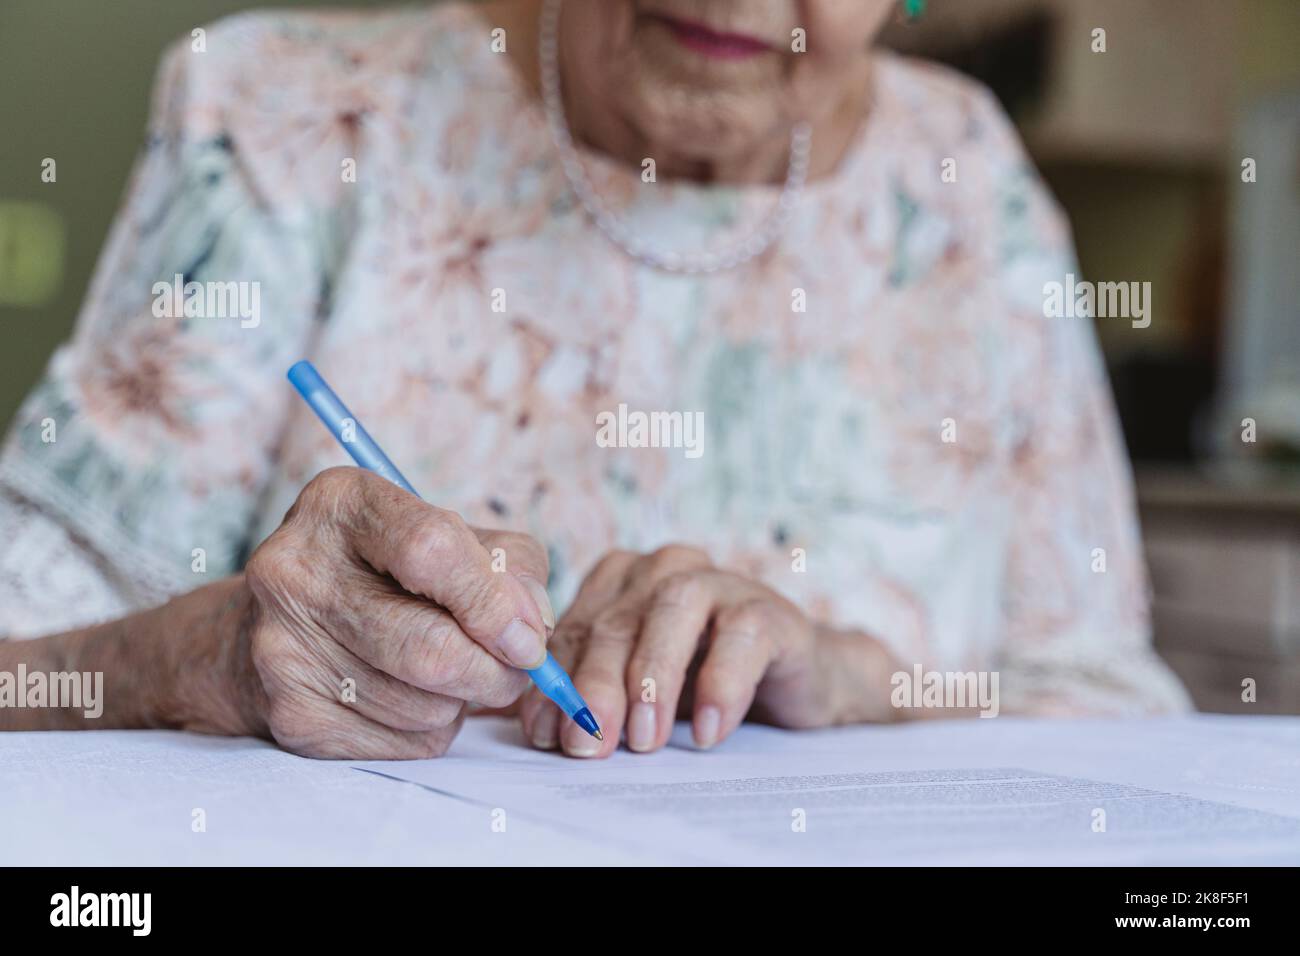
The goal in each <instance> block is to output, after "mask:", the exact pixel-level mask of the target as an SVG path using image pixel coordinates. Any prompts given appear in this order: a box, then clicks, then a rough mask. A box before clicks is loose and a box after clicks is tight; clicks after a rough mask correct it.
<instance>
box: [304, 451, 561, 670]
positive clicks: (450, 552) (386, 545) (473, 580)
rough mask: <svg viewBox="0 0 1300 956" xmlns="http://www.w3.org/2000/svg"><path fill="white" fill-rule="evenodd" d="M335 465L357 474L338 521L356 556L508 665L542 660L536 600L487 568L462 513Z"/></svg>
mask: <svg viewBox="0 0 1300 956" xmlns="http://www.w3.org/2000/svg"><path fill="white" fill-rule="evenodd" d="M332 470H337V471H351V472H355V474H354V475H353V476H349V477H350V480H351V481H352V483H353V484H352V492H353V493H352V494H348V495H345V496H344V502H345V504H344V505H343V506H342V507H341V508H340V509H339V513H338V514H337V515H336V517H337V521H336V526H337V527H338V528H340V529H341V531H342V532H343V534H344V537H345V540H346V542H347V544H348V545H349V546H350V547H351V549H352V550H353V552H354V553H355V554H356V555H357V556H358V557H360V558H361V559H362V560H364V561H365V562H366V563H367V564H368V565H370V566H371V567H372V568H374V569H375V570H376V571H378V572H379V573H380V574H388V575H391V576H392V577H393V579H394V580H396V581H397V583H398V584H399V585H401V586H402V588H403V589H404V590H406V591H409V592H410V593H411V594H416V595H419V596H421V597H425V598H428V599H429V600H431V601H434V602H436V603H437V604H439V605H441V606H442V607H443V608H445V609H446V610H447V611H448V612H449V613H450V614H451V615H452V617H454V618H455V619H456V623H457V624H458V625H459V626H460V629H461V630H462V631H463V632H464V633H465V634H466V635H468V636H469V637H470V638H471V639H472V640H473V641H475V642H476V643H478V644H480V645H481V646H482V647H483V648H484V649H486V650H487V651H489V652H490V653H492V654H494V655H495V656H497V657H498V658H500V659H501V660H503V661H504V662H506V663H508V664H510V665H511V666H513V667H522V668H525V669H531V668H534V667H538V666H539V665H540V664H541V663H542V661H543V660H545V659H546V640H545V637H544V636H543V635H544V634H545V633H546V626H545V623H544V622H543V620H542V614H541V611H540V610H539V608H538V607H537V604H536V602H535V600H534V599H533V597H532V595H531V594H529V593H528V589H527V588H526V587H525V585H524V584H523V583H522V582H520V581H519V580H517V579H516V578H515V577H514V576H513V575H509V574H498V573H496V572H494V571H493V570H492V557H491V555H490V554H489V553H488V550H487V548H485V547H484V546H483V544H482V543H481V542H480V541H479V539H478V536H477V535H475V534H474V532H473V531H472V530H471V529H470V527H469V526H468V525H467V524H466V523H465V522H464V520H463V519H462V518H461V517H460V515H458V514H456V513H455V512H454V511H447V510H445V509H443V508H437V507H434V506H433V505H431V504H428V503H427V502H424V501H421V500H420V499H419V498H417V497H416V496H414V495H412V494H410V493H409V492H407V491H403V490H402V489H401V488H398V487H397V486H396V485H394V484H392V483H390V482H389V481H388V480H387V479H385V478H382V477H380V476H379V475H375V474H372V473H370V472H367V471H362V470H360V469H332ZM327 474H329V472H325V473H322V475H327Z"/></svg>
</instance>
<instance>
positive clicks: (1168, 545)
mask: <svg viewBox="0 0 1300 956" xmlns="http://www.w3.org/2000/svg"><path fill="white" fill-rule="evenodd" d="M264 5H266V4H263V3H259V2H257V0H0V427H7V423H8V421H9V419H10V417H11V416H12V414H13V412H14V410H15V409H16V408H17V405H18V403H19V402H20V401H21V399H22V396H23V395H24V394H25V393H26V391H27V390H28V389H29V388H30V387H31V385H32V384H33V383H34V382H35V380H36V378H37V376H38V375H39V374H40V372H41V369H42V368H43V366H44V363H45V361H46V360H47V358H48V357H49V354H50V352H51V351H52V350H53V349H54V347H55V346H56V345H57V344H58V343H59V342H60V341H62V340H63V339H64V338H65V337H66V336H67V335H68V333H69V331H70V329H71V327H72V323H73V321H74V319H75V316H76V312H77V307H78V304H79V302H80V299H81V296H82V294H83V292H84V290H85V286H86V283H87V281H88V278H89V275H90V271H91V269H92V268H93V266H94V262H95V258H96V256H97V253H98V250H99V247H100V245H101V244H102V242H103V240H104V236H105V233H106V231H107V228H108V225H109V222H110V220H111V218H112V215H113V213H114V211H115V209H116V207H117V204H118V201H119V198H120V196H121V193H122V189H123V185H124V183H125V180H126V178H127V175H128V173H129V170H130V166H131V162H132V160H133V158H134V155H135V152H136V149H137V146H138V144H139V142H140V138H141V134H142V130H143V126H144V122H145V116H146V110H147V106H148V94H149V89H150V85H151V83H152V79H153V72H154V68H155V66H156V64H157V60H158V57H159V55H160V53H161V51H162V49H163V47H164V46H165V45H166V44H167V43H168V42H169V41H171V40H173V39H175V38H177V37H179V36H182V35H187V34H188V33H189V31H190V30H191V29H193V28H194V27H195V26H199V25H202V24H204V23H207V22H209V21H211V20H214V19H217V18H219V17H222V16H225V15H227V14H229V13H233V12H235V11H237V10H243V9H248V8H252V7H257V6H264ZM274 5H275V6H277V7H282V8H287V7H299V6H301V7H306V6H317V7H324V6H336V7H337V6H348V7H364V6H378V5H380V3H379V2H377V0H375V2H371V0H276V2H275V4H274ZM1099 28H1100V29H1103V30H1105V52H1097V51H1096V50H1095V49H1094V47H1095V46H1096V35H1095V34H1094V31H1095V30H1097V29H1099ZM884 42H885V43H886V44H887V45H889V46H892V47H894V48H897V49H900V50H902V51H904V52H908V53H912V54H916V55H921V56H928V57H933V58H937V59H941V60H943V61H944V62H947V63H949V64H951V65H953V66H955V67H957V68H958V69H962V70H964V71H966V72H969V73H972V74H974V75H975V76H977V77H979V78H980V79H982V80H983V81H985V82H986V83H988V84H989V85H990V86H991V87H992V88H993V90H994V91H995V92H996V93H997V95H998V96H999V97H1000V98H1001V100H1002V101H1003V103H1004V104H1005V105H1006V106H1007V108H1008V110H1009V111H1010V112H1011V114H1012V116H1013V118H1014V119H1015V120H1016V122H1017V124H1018V125H1019V126H1020V128H1021V131H1022V134H1023V135H1024V137H1025V140H1026V142H1027V144H1028V146H1029V148H1030V151H1031V153H1032V155H1033V156H1034V159H1035V161H1036V162H1037V163H1038V165H1039V168H1040V169H1041V171H1042V172H1043V175H1044V176H1045V178H1046V179H1047V181H1048V183H1049V184H1050V185H1051V187H1052V188H1053V190H1054V191H1055V192H1056V194H1057V196H1058V197H1059V198H1060V200H1061V201H1062V203H1063V204H1064V206H1065V208H1066V210H1067V212H1068V213H1069V215H1070V218H1071V220H1072V222H1073V224H1074V228H1075V232H1076V239H1077V243H1078V249H1079V256H1080V260H1081V264H1082V273H1083V277H1086V278H1088V279H1092V280H1094V281H1149V282H1150V283H1151V288H1152V303H1153V316H1152V322H1151V325H1150V327H1148V328H1144V329H1136V328H1133V327H1132V326H1131V325H1130V323H1128V322H1127V321H1122V320H1114V319H1111V320H1099V321H1098V332H1099V335H1100V337H1101V341H1102V344H1103V347H1104V349H1105V351H1106V356H1107V361H1108V363H1109V365H1110V370H1111V377H1112V382H1113V384H1114V387H1115V392H1116V398H1117V401H1118V403H1119V408H1120V413H1121V419H1122V421H1123V425H1124V430H1125V435H1126V439H1127V441H1128V444H1129V448H1130V452H1131V454H1132V455H1133V458H1134V461H1135V464H1136V467H1137V473H1138V478H1139V493H1140V497H1141V506H1142V512H1143V514H1142V517H1143V523H1144V529H1145V534H1146V538H1147V552H1148V560H1149V562H1150V565H1151V571H1152V579H1153V585H1154V588H1155V613H1156V632H1157V646H1158V647H1159V648H1160V650H1161V653H1163V654H1164V655H1165V656H1166V657H1167V658H1168V659H1169V660H1170V661H1171V663H1173V664H1174V666H1175V668H1176V669H1177V670H1178V671H1179V673H1180V674H1181V675H1182V676H1183V677H1184V679H1185V680H1186V681H1187V682H1188V683H1189V685H1190V686H1191V687H1192V690H1193V693H1194V695H1195V697H1196V699H1197V702H1198V704H1200V705H1201V706H1202V707H1205V708H1210V709H1216V710H1246V711H1251V712H1261V711H1275V712H1276V711H1288V712H1300V477H1298V475H1300V471H1298V469H1300V306H1298V305H1297V303H1300V255H1298V253H1300V0H930V3H929V4H928V9H927V12H926V14H925V16H924V18H923V19H922V20H921V21H920V22H919V23H916V24H905V23H902V22H901V21H900V22H899V23H896V24H894V25H892V26H891V27H890V28H889V29H888V31H887V32H886V34H885V37H884ZM46 157H52V158H55V159H56V160H57V163H58V182H57V187H55V186H53V185H51V184H48V183H44V182H42V179H41V168H42V165H41V164H42V161H43V160H44V159H45V158H46ZM1247 159H1249V160H1253V161H1254V167H1255V181H1254V182H1245V181H1243V166H1242V164H1243V162H1244V161H1245V160H1247ZM1247 419H1248V420H1250V421H1251V422H1253V424H1254V431H1253V433H1252V434H1251V437H1252V438H1254V439H1255V440H1253V441H1246V440H1243V435H1244V434H1246V433H1247V431H1248V430H1247V429H1246V428H1245V427H1244V426H1243V421H1245V420H1247ZM1247 679H1249V680H1253V681H1254V682H1255V699H1254V700H1253V701H1252V700H1242V697H1243V696H1249V695H1248V694H1246V693H1245V691H1244V689H1243V687H1242V682H1243V680H1247Z"/></svg>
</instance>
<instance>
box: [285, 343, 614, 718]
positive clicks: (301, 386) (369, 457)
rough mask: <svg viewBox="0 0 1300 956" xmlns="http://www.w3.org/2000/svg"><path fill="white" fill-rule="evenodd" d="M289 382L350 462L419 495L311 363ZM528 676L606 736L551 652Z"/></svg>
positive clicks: (300, 367)
mask: <svg viewBox="0 0 1300 956" xmlns="http://www.w3.org/2000/svg"><path fill="white" fill-rule="evenodd" d="M289 381H290V382H292V383H293V387H294V388H296V389H297V390H298V394H300V395H301V396H302V397H303V399H304V400H305V401H306V402H307V404H308V405H310V406H311V408H312V411H314V412H315V413H316V414H317V415H318V416H320V420H321V421H322V422H324V423H325V427H326V428H328V429H329V430H330V432H332V433H333V435H334V437H335V438H337V439H338V441H339V444H340V445H342V446H343V449H344V450H345V451H346V452H347V453H348V454H349V455H351V456H352V460H353V461H355V462H356V463H357V464H358V465H360V466H361V467H362V468H366V469H369V470H370V471H373V472H375V473H376V474H379V475H383V476H384V477H385V478H387V479H388V480H389V481H391V482H392V483H393V484H395V485H397V487H399V488H402V489H404V490H405V491H409V492H410V493H411V494H413V495H415V496H416V497H417V498H418V497H419V494H418V493H417V492H416V490H415V489H414V488H412V487H411V483H410V482H409V481H407V480H406V479H405V478H404V477H402V473H401V472H400V471H398V470H397V468H396V467H395V466H394V465H393V463H392V462H391V461H389V460H388V456H387V455H385V454H384V453H383V451H381V450H380V448H379V446H378V445H377V444H375V440H374V439H373V438H371V437H370V433H369V432H367V431H366V430H365V429H364V428H362V427H361V423H360V422H359V421H357V419H356V417H355V416H354V415H353V414H352V413H351V412H350V411H348V409H347V406H346V405H344V404H343V402H341V401H340V400H339V397H338V396H337V395H335V394H334V390H333V389H332V388H330V387H329V386H328V385H326V384H325V380H324V379H323V378H321V376H320V373H319V372H317V371H316V368H315V366H313V365H312V364H311V362H298V363H296V364H295V365H294V366H293V367H292V368H291V369H289ZM528 676H529V677H531V678H532V679H533V683H534V684H536V685H537V689H538V690H540V691H541V692H542V693H543V694H545V695H546V696H547V697H549V698H550V699H551V700H553V701H555V703H556V705H557V706H559V708H560V710H562V711H564V712H565V713H566V714H568V715H569V717H570V718H571V719H572V720H573V722H574V723H576V724H577V725H578V726H579V727H581V728H582V729H583V730H585V731H586V732H587V733H589V734H591V736H593V737H595V738H596V739H597V740H604V739H605V738H604V737H603V736H602V735H601V732H600V726H599V725H598V724H597V723H596V718H595V717H593V716H592V715H591V708H589V707H588V706H587V702H586V701H585V700H583V699H582V695H581V694H579V693H578V691H577V688H575V687H574V686H573V681H572V680H570V679H569V675H568V674H566V673H565V672H564V668H563V667H561V666H560V663H559V661H557V660H556V659H555V657H554V656H553V655H551V654H550V653H548V654H547V655H546V660H545V661H543V662H542V665H541V666H540V667H537V668H534V669H533V670H530V671H528Z"/></svg>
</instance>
